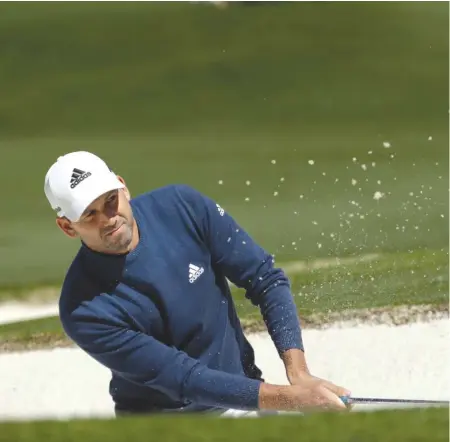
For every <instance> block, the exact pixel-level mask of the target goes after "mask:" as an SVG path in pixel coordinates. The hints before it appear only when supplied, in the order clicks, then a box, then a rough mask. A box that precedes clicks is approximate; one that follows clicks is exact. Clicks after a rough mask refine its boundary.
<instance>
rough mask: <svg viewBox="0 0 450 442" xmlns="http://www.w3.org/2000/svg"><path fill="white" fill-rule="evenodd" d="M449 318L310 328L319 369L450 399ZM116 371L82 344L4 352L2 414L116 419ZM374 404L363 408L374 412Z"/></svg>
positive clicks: (272, 371)
mask: <svg viewBox="0 0 450 442" xmlns="http://www.w3.org/2000/svg"><path fill="white" fill-rule="evenodd" d="M449 330H450V329H449V321H448V320H447V319H443V320H437V321H433V322H430V323H422V324H420V323H417V324H411V325H405V326H398V327H389V326H382V325H379V326H360V327H351V328H345V327H341V328H338V327H336V328H329V329H326V330H304V332H303V335H304V341H305V346H306V351H307V359H308V361H309V365H310V368H311V370H312V372H313V373H314V374H315V375H317V376H321V377H323V378H326V379H328V380H331V381H333V382H335V383H338V384H341V385H342V386H344V387H346V388H349V389H350V390H351V391H352V394H353V396H377V397H383V396H384V397H391V398H411V399H440V400H448V399H449V398H450V382H449V372H450V370H449V369H448V368H449V362H450V358H449V356H450V352H449V339H448V338H449ZM250 341H251V343H252V344H253V345H254V348H255V351H256V358H257V363H258V364H259V365H260V367H261V368H262V370H263V372H264V376H265V377H266V380H267V381H268V382H274V383H286V377H285V374H284V368H283V365H282V363H281V362H280V360H279V358H278V356H277V354H276V352H275V348H274V346H273V344H272V342H271V340H270V338H269V337H268V336H267V335H266V334H258V335H252V336H250ZM109 379H110V375H109V372H108V370H107V369H106V368H104V367H102V366H101V365H99V364H98V363H97V362H96V361H94V360H92V359H91V358H90V357H89V356H87V355H85V354H84V353H82V352H81V351H80V350H78V349H55V350H52V351H36V352H29V353H17V354H12V353H9V354H0V418H1V419H29V418H32V419H40V418H59V419H65V418H70V417H81V416H83V417H84V416H86V417H94V416H101V417H107V416H113V408H112V401H111V399H110V398H109V395H108V383H109ZM368 408H369V406H368V405H362V406H359V407H355V409H360V410H361V409H363V410H364V409H368Z"/></svg>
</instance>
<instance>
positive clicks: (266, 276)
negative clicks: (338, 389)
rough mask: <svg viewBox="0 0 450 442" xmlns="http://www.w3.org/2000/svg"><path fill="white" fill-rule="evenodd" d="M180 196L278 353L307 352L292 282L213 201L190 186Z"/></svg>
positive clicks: (220, 263) (183, 189)
mask: <svg viewBox="0 0 450 442" xmlns="http://www.w3.org/2000/svg"><path fill="white" fill-rule="evenodd" d="M180 193H181V195H182V197H183V198H184V199H185V201H187V202H188V204H189V205H190V206H191V207H192V210H193V211H194V214H195V215H196V216H197V218H198V219H199V223H200V225H201V229H202V232H203V234H204V236H205V240H206V242H207V244H208V246H209V248H210V251H211V255H212V259H213V261H214V263H215V265H217V266H219V267H220V268H221V269H222V272H223V274H224V275H225V276H226V277H227V278H228V279H229V280H230V281H231V282H233V283H234V284H235V285H236V286H237V287H240V288H243V289H245V290H246V294H245V296H246V298H247V299H249V300H250V301H251V302H252V304H253V305H255V306H258V307H259V308H260V311H261V314H262V316H263V319H264V322H265V324H266V326H267V329H268V332H269V334H270V336H271V338H272V341H273V343H274V345H275V347H276V349H277V350H278V353H279V354H281V353H283V352H284V351H286V350H289V349H292V348H296V349H301V350H304V347H303V341H302V334H301V327H300V320H299V317H298V314H297V309H296V305H295V302H294V299H293V297H292V294H291V289H290V282H289V279H288V278H287V276H286V275H285V273H284V272H283V271H282V270H281V269H279V268H276V267H274V259H273V257H272V256H271V255H270V254H268V253H267V252H266V251H265V250H264V249H263V248H262V247H260V246H259V245H258V244H257V243H256V242H255V241H254V240H253V239H252V238H251V237H250V235H249V234H248V233H247V232H246V231H245V230H244V229H243V228H242V227H241V226H240V225H238V223H237V222H236V221H235V220H234V219H233V218H232V217H231V216H230V215H229V214H228V213H227V212H226V211H225V210H224V209H223V208H222V207H221V206H220V205H219V204H217V203H216V202H215V201H213V200H212V199H211V198H209V197H207V196H205V195H203V194H201V193H200V192H198V191H196V190H195V189H193V188H191V187H188V186H183V187H181V190H180Z"/></svg>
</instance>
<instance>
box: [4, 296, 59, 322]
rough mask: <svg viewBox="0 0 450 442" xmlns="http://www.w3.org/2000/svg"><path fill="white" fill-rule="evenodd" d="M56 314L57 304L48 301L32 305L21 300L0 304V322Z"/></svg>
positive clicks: (25, 319)
mask: <svg viewBox="0 0 450 442" xmlns="http://www.w3.org/2000/svg"><path fill="white" fill-rule="evenodd" d="M57 314H58V304H57V303H56V302H49V303H46V304H38V305H33V304H30V303H23V302H14V301H11V302H7V303H2V304H0V324H8V323H11V322H17V321H27V320H29V319H37V318H44V317H47V316H54V315H57Z"/></svg>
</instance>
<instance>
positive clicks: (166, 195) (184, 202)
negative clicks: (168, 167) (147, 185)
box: [131, 184, 208, 211]
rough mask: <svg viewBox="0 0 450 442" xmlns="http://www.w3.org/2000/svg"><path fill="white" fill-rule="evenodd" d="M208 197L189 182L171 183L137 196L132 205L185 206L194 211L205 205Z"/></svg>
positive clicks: (165, 207) (171, 208) (144, 207)
mask: <svg viewBox="0 0 450 442" xmlns="http://www.w3.org/2000/svg"><path fill="white" fill-rule="evenodd" d="M207 198H208V197H207V196H206V195H205V194H204V193H202V192H201V191H199V190H198V189H196V188H195V187H193V186H190V185H188V184H170V185H166V186H163V187H159V188H157V189H153V190H150V191H148V192H146V193H143V194H141V195H138V196H136V197H135V198H133V199H132V200H131V205H132V206H133V207H137V208H139V209H144V210H145V209H146V208H149V207H150V206H151V207H153V208H164V209H166V210H169V211H170V210H173V209H174V208H175V207H183V206H184V207H185V208H186V209H193V210H194V211H196V210H198V209H200V208H202V207H203V205H204V202H205V200H206V199H207Z"/></svg>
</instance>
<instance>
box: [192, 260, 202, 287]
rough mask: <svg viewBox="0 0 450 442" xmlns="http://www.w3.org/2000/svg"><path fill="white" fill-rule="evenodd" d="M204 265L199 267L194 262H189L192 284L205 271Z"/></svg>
mask: <svg viewBox="0 0 450 442" xmlns="http://www.w3.org/2000/svg"><path fill="white" fill-rule="evenodd" d="M204 271H205V270H204V269H203V267H197V266H195V265H194V264H189V282H190V283H191V284H192V283H193V282H195V281H196V280H197V278H198V277H199V276H200V275H201V274H202V273H203V272H204Z"/></svg>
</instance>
